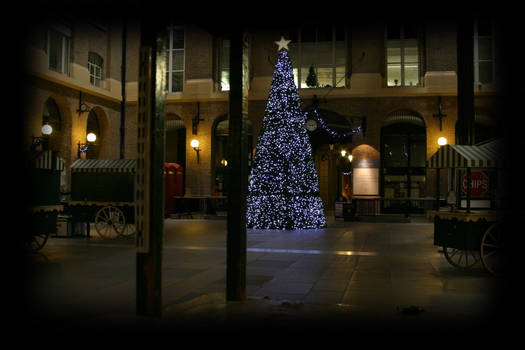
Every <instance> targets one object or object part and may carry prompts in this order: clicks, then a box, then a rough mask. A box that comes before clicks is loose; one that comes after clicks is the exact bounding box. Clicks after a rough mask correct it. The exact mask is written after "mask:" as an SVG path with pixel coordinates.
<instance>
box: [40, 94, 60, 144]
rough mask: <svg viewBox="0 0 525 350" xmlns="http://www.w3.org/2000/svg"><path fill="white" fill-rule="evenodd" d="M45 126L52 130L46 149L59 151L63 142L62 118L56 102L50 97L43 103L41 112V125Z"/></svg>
mask: <svg viewBox="0 0 525 350" xmlns="http://www.w3.org/2000/svg"><path fill="white" fill-rule="evenodd" d="M45 124H47V125H49V126H51V128H52V132H51V134H50V135H49V136H48V137H47V148H48V149H50V150H53V151H61V150H62V142H63V140H62V139H63V133H62V130H63V125H62V116H61V114H60V110H59V108H58V105H57V103H56V101H55V100H54V99H53V98H51V97H50V98H48V99H47V101H46V102H45V104H44V110H43V112H42V125H45Z"/></svg>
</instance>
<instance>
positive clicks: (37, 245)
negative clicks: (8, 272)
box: [28, 233, 49, 252]
mask: <svg viewBox="0 0 525 350" xmlns="http://www.w3.org/2000/svg"><path fill="white" fill-rule="evenodd" d="M48 238H49V233H40V234H37V235H33V236H31V239H30V241H29V242H28V243H29V244H28V249H29V250H30V251H33V252H36V251H39V250H40V249H42V248H43V247H44V245H46V242H47V239H48Z"/></svg>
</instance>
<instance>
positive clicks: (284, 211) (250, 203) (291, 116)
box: [246, 37, 326, 230]
mask: <svg viewBox="0 0 525 350" xmlns="http://www.w3.org/2000/svg"><path fill="white" fill-rule="evenodd" d="M289 42H290V41H289V40H284V38H282V37H281V41H280V42H276V43H277V44H278V45H279V57H278V60H277V63H276V65H275V71H274V74H273V79H272V85H271V87H270V94H269V98H268V102H267V104H266V110H265V112H264V118H263V124H262V129H261V133H260V134H259V138H258V141H257V148H256V152H255V157H254V165H253V167H252V171H251V176H250V182H249V186H248V197H247V211H246V216H247V226H248V228H254V229H289V230H293V229H310V228H320V227H326V218H325V216H324V210H323V202H322V200H321V197H320V196H319V181H318V178H317V172H316V170H315V165H314V161H313V157H312V147H311V145H310V140H309V138H308V135H307V132H306V126H305V119H306V118H305V113H304V112H303V111H302V110H301V106H300V103H301V100H300V97H299V94H298V92H297V87H296V86H295V83H294V76H293V70H292V63H291V61H290V57H289V55H288V46H287V44H288V43H289Z"/></svg>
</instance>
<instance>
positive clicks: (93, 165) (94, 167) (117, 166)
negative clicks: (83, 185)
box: [71, 159, 137, 173]
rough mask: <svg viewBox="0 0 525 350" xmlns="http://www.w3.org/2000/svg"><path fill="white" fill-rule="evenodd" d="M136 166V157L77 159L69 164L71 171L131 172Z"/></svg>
mask: <svg viewBox="0 0 525 350" xmlns="http://www.w3.org/2000/svg"><path fill="white" fill-rule="evenodd" d="M136 167H137V160H136V159H77V160H76V161H75V162H74V163H73V164H72V165H71V171H72V172H85V173H90V172H100V173H103V172H108V173H109V172H117V173H123V172H131V173H134V172H135V169H136Z"/></svg>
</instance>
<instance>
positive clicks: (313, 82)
mask: <svg viewBox="0 0 525 350" xmlns="http://www.w3.org/2000/svg"><path fill="white" fill-rule="evenodd" d="M306 85H307V86H308V87H317V86H319V82H318V81H317V74H316V73H315V69H314V66H310V70H309V71H308V76H307V77H306Z"/></svg>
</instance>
